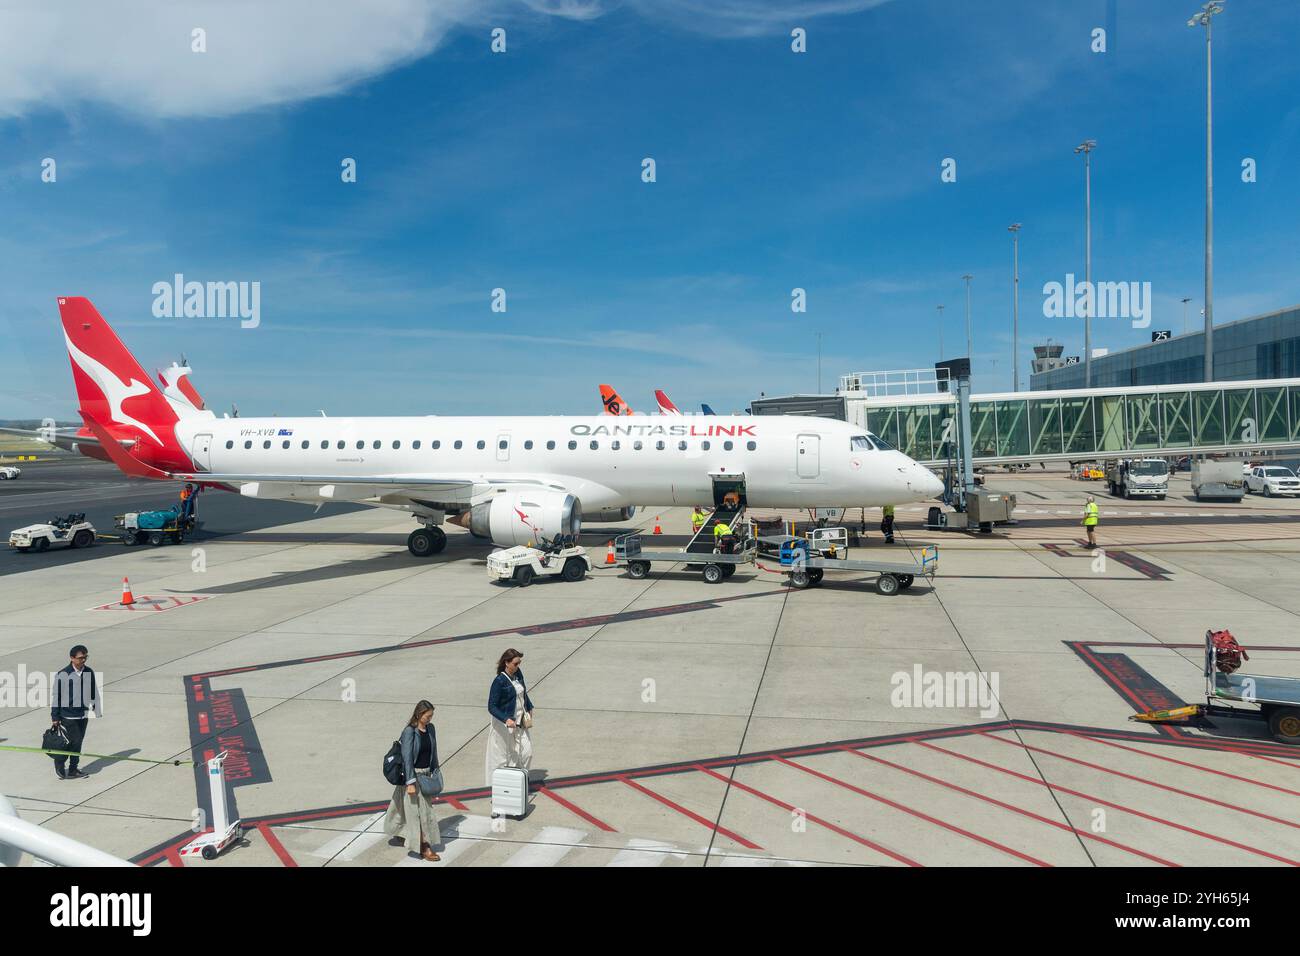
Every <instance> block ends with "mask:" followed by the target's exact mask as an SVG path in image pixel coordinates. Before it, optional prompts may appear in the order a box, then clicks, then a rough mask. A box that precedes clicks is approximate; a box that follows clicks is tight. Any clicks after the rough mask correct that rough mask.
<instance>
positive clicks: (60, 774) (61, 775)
mask: <svg viewBox="0 0 1300 956" xmlns="http://www.w3.org/2000/svg"><path fill="white" fill-rule="evenodd" d="M54 776H56V777H58V778H59V779H60V780H67V779H68V775H67V774H66V773H65V772H64V770H63V768H62V767H55V768H54Z"/></svg>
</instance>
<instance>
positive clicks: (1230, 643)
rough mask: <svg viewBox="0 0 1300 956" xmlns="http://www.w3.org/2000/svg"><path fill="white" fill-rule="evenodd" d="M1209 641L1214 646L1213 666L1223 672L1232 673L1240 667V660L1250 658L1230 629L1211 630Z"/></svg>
mask: <svg viewBox="0 0 1300 956" xmlns="http://www.w3.org/2000/svg"><path fill="white" fill-rule="evenodd" d="M1210 643H1211V644H1212V645H1213V647H1214V666H1215V667H1217V668H1218V669H1219V670H1221V671H1223V673H1225V674H1231V673H1233V672H1234V671H1236V670H1238V669H1239V668H1240V667H1241V662H1242V661H1248V660H1250V655H1249V654H1247V653H1246V649H1245V648H1244V647H1242V646H1241V645H1240V644H1238V643H1237V639H1236V638H1235V637H1233V636H1232V632H1231V631H1211V632H1210Z"/></svg>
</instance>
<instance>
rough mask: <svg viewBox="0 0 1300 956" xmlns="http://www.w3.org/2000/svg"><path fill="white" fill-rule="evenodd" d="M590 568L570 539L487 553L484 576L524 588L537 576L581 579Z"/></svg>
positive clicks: (516, 546)
mask: <svg viewBox="0 0 1300 956" xmlns="http://www.w3.org/2000/svg"><path fill="white" fill-rule="evenodd" d="M590 570H591V558H590V557H588V556H587V549H586V548H581V547H579V546H578V545H576V544H573V543H572V541H571V540H570V539H564V540H563V541H561V542H556V543H554V544H550V545H547V546H545V547H541V548H536V547H532V546H531V545H526V544H517V545H515V546H514V547H511V548H500V549H498V550H496V551H493V552H492V553H491V554H489V555H488V559H487V571H488V577H490V578H492V579H494V580H497V581H510V582H512V583H514V584H517V585H518V586H519V587H521V588H526V587H528V585H530V584H532V583H533V581H534V580H535V579H537V578H550V577H558V578H560V579H561V580H562V581H581V580H582V579H583V578H585V577H586V576H587V572H588V571H590Z"/></svg>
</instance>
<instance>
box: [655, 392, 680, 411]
mask: <svg viewBox="0 0 1300 956" xmlns="http://www.w3.org/2000/svg"><path fill="white" fill-rule="evenodd" d="M655 401H656V402H658V403H659V411H660V413H661V414H663V415H680V414H681V412H680V411H678V409H677V406H676V405H674V404H673V403H672V399H670V398H669V397H668V396H667V395H665V394H664V393H663V390H662V389H658V388H656V389H655Z"/></svg>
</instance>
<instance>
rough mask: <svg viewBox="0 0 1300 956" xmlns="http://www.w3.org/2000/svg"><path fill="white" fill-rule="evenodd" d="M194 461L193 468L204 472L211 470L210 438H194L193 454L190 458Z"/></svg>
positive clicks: (209, 436)
mask: <svg viewBox="0 0 1300 956" xmlns="http://www.w3.org/2000/svg"><path fill="white" fill-rule="evenodd" d="M190 457H191V458H193V459H194V467H195V468H202V469H203V470H204V471H211V470H212V436H211V435H195V436H194V454H193V455H191V456H190Z"/></svg>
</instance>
